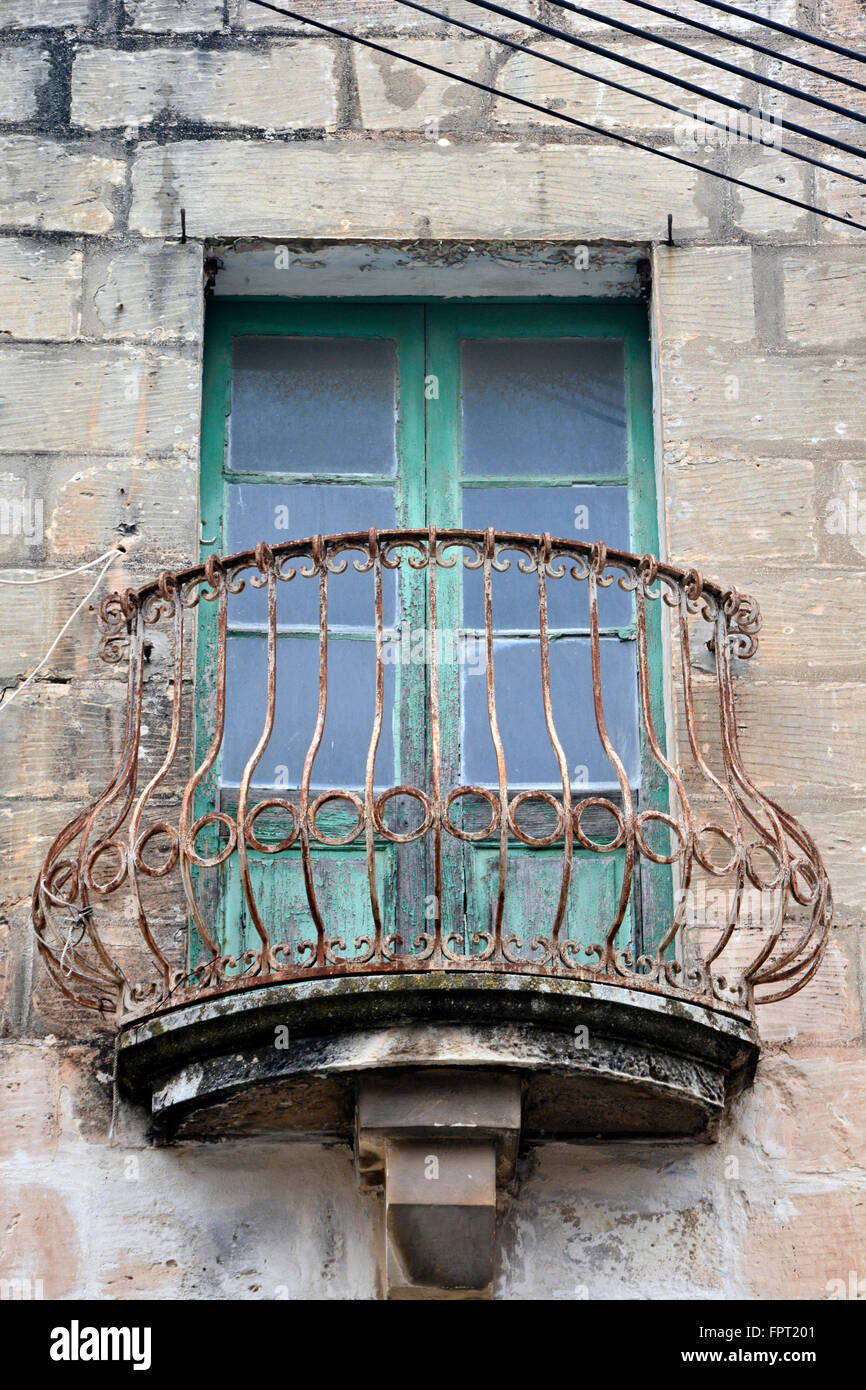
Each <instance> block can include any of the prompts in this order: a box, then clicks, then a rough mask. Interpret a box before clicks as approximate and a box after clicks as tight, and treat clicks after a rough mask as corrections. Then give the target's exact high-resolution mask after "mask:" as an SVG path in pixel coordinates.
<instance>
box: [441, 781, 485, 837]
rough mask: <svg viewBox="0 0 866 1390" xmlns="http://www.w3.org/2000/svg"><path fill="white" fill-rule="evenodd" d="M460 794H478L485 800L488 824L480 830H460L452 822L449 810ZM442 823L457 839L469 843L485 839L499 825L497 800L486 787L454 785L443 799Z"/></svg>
mask: <svg viewBox="0 0 866 1390" xmlns="http://www.w3.org/2000/svg"><path fill="white" fill-rule="evenodd" d="M462 796H480V797H481V799H482V801H486V802H487V805H488V806H489V807H490V823H489V825H485V826H483V827H482V828H481V830H462V829H461V828H460V826H457V825H454V824H453V823H452V821H451V818H450V815H449V812H450V810H451V807H452V805H453V804H454V802H455V801H458V800H459V799H460V797H462ZM442 824H443V825H444V826H445V829H446V830H447V831H448V833H449V835H453V836H454V837H455V839H457V840H467V841H469V842H470V843H471V842H472V841H473V840H486V839H487V837H488V835H492V834H493V832H494V830H496V829H498V827H499V801H498V799H497V798H496V797H495V796H494V794H493V792H492V791H490V789H489V788H488V787H455V788H454V790H453V791H451V792H449V793H448V796H447V797H446V799H445V805H444V806H443V808H442Z"/></svg>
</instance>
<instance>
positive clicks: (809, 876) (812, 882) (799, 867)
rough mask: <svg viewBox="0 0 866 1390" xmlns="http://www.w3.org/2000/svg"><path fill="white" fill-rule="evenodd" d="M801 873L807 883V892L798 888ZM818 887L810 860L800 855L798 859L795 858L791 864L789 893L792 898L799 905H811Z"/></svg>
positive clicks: (814, 870) (816, 894)
mask: <svg viewBox="0 0 866 1390" xmlns="http://www.w3.org/2000/svg"><path fill="white" fill-rule="evenodd" d="M801 875H802V877H803V879H804V880H805V881H806V883H807V884H808V885H809V887H808V891H807V892H803V891H801V889H800V886H799V881H798V880H799V878H800V876H801ZM819 887H820V880H819V878H818V874H817V871H816V869H815V865H814V864H813V863H812V862H811V860H809V859H804V858H803V857H802V856H801V857H800V858H799V859H795V860H794V862H793V863H792V865H791V894H792V896H793V898H794V900H795V901H796V902H798V903H799V904H800V906H801V907H811V905H812V903H813V902H814V901H815V899H816V898H817V896H818V889H819Z"/></svg>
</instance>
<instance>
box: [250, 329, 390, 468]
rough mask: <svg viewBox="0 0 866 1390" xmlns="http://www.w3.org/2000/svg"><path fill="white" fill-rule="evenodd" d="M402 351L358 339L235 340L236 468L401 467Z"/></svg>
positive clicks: (378, 342)
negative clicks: (398, 445) (397, 431)
mask: <svg viewBox="0 0 866 1390" xmlns="http://www.w3.org/2000/svg"><path fill="white" fill-rule="evenodd" d="M396 402H397V351H396V345H395V344H394V343H393V342H389V341H385V340H383V339H367V338H365V339H360V338H282V337H281V338H276V337H274V338H256V337H244V338H236V339H235V340H234V345H233V362H232V408H231V417H230V420H229V439H230V442H229V460H230V467H231V468H233V469H234V470H235V471H236V472H239V471H242V472H256V473H261V472H282V473H314V474H315V473H381V474H393V473H395V472H396V468H397V451H396V441H395V425H396V420H397V405H396Z"/></svg>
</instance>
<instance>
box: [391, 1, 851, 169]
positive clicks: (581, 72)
mask: <svg viewBox="0 0 866 1390" xmlns="http://www.w3.org/2000/svg"><path fill="white" fill-rule="evenodd" d="M398 3H399V4H401V5H405V6H407V7H408V8H409V9H410V10H417V11H418V12H419V13H420V14H426V15H430V16H431V17H432V18H433V19H440V20H444V21H445V23H446V24H452V25H454V26H455V27H456V28H458V29H466V30H468V31H469V33H471V34H478V35H479V36H480V37H481V38H483V39H493V40H494V42H496V43H498V44H501V45H503V46H504V47H505V48H510V49H513V50H514V52H515V53H525V54H526V55H527V56H528V57H530V58H537V59H538V60H539V61H540V62H543V63H551V64H553V66H554V67H557V68H564V69H565V70H566V72H573V73H576V74H577V76H578V77H588V78H589V79H590V81H592V82H601V83H603V84H604V85H605V86H606V87H613V88H615V90H616V91H618V92H625V93H627V94H628V96H633V97H635V96H636V97H638V98H639V99H640V100H641V101H649V102H652V104H653V105H654V106H661V107H663V108H664V109H665V110H666V111H674V112H676V114H677V115H679V116H682V115H686V116H688V115H690V114H692V113H690V112H688V111H686V112H684V111H683V109H682V107H680V106H677V105H676V103H675V102H673V101H666V100H665V99H664V97H657V96H653V95H651V94H650V93H649V92H641V91H636V90H635V88H633V87H629V86H627V85H626V84H624V83H622V82H615V81H614V79H613V78H612V77H601V76H599V74H598V73H595V72H588V71H587V70H586V69H585V68H579V67H576V66H575V65H574V64H573V63H566V62H565V60H564V59H562V58H557V57H555V56H554V55H553V54H551V53H542V52H540V51H539V50H538V49H535V48H528V47H527V46H526V44H522V43H517V42H516V41H515V40H513V39H507V38H504V37H503V36H502V35H500V34H491V33H489V32H488V31H487V30H486V29H479V28H478V27H477V25H475V24H470V23H469V22H468V21H467V20H464V19H452V18H451V17H450V16H449V15H447V14H444V13H443V12H442V11H441V10H433V9H431V8H430V7H429V5H422V4H420V3H419V2H418V0H398ZM731 105H732V106H733V107H734V109H735V110H736V111H737V112H738V113H740V114H742V113H743V107H742V106H741V105H740V103H739V102H736V101H733V100H732V101H731ZM701 119H702V120H703V121H704V122H705V123H706V124H707V125H709V126H713V127H714V128H715V129H716V130H723V131H725V133H726V134H727V133H728V126H727V125H726V124H725V123H724V122H722V121H716V120H714V119H713V118H712V117H711V116H705V117H702V118H701ZM762 119H763V117H762ZM766 143H769V142H766ZM776 148H777V149H778V151H779V153H780V154H786V155H789V156H790V158H791V159H798V160H800V161H801V162H802V163H803V164H812V165H814V167H815V168H817V169H824V170H826V171H827V173H830V174H838V175H840V176H841V177H842V178H845V179H853V181H854V182H855V183H862V184H866V176H864V175H862V174H852V173H850V172H849V170H847V169H842V168H840V167H839V165H838V164H828V163H827V162H826V161H825V160H823V159H817V158H816V157H815V156H814V155H810V154H805V153H804V152H803V151H801V150H793V149H791V148H790V146H788V145H777V146H776ZM864 157H866V156H864Z"/></svg>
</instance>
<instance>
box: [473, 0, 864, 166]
mask: <svg viewBox="0 0 866 1390" xmlns="http://www.w3.org/2000/svg"><path fill="white" fill-rule="evenodd" d="M469 3H470V4H472V5H474V6H475V7H476V9H482V10H489V11H490V12H491V13H492V14H499V15H503V16H504V17H505V18H506V19H511V20H515V21H517V22H519V24H520V26H521V27H522V28H526V26H527V25H528V26H529V27H530V28H531V29H537V30H538V31H539V33H542V34H548V35H550V37H551V38H554V39H561V40H562V42H563V43H567V44H570V45H571V46H572V47H575V48H585V49H586V50H587V52H589V53H595V54H597V55H598V56H599V57H600V58H607V59H609V60H610V61H611V62H612V63H619V64H621V65H622V66H623V67H627V68H634V69H635V71H636V72H642V73H646V74H647V75H648V76H649V77H654V78H656V79H657V80H658V79H661V80H662V81H664V82H670V83H671V85H672V86H674V87H681V88H682V89H683V91H686V92H692V93H694V95H695V96H699V97H703V98H704V100H705V101H715V102H719V103H720V104H721V105H722V106H729V107H731V108H732V109H733V110H734V111H743V110H744V109H745V110H747V109H748V108H744V106H743V103H742V102H740V101H736V100H735V99H734V98H733V97H726V96H724V95H723V94H722V93H721V92H711V91H710V90H709V89H708V88H707V87H700V86H698V84H697V83H695V82H687V81H686V79H685V78H684V77H674V76H673V74H672V73H669V72H660V71H659V69H658V68H653V67H650V66H649V64H648V63H641V62H639V61H638V60H637V59H636V58H629V57H627V56H626V55H625V54H624V53H616V52H614V51H613V50H612V49H609V48H601V47H599V45H598V44H596V43H590V41H589V39H581V38H578V37H577V36H576V35H575V34H569V33H567V32H566V31H565V30H564V29H557V28H555V26H554V25H552V24H545V23H544V22H543V21H542V20H540V19H529V18H527V16H526V15H521V14H518V12H517V11H516V10H510V9H508V8H507V7H506V6H505V5H497V4H494V3H493V0H469ZM550 3H552V4H556V3H557V0H550ZM570 8H572V9H574V8H575V7H574V6H570ZM583 13H589V11H584V12H583ZM611 22H613V21H611ZM636 32H637V33H641V34H642V33H643V30H637V31H636ZM749 77H750V78H751V79H752V80H756V78H755V74H754V73H750V74H749ZM857 119H858V120H863V121H866V116H863V117H857ZM783 124H784V125H785V126H786V127H787V129H788V130H792V131H794V132H795V133H796V134H797V135H805V137H806V139H807V140H815V141H817V142H818V143H819V144H822V145H832V146H833V148H834V149H837V150H842V151H843V153H845V154H853V155H855V156H856V158H857V159H866V151H864V150H862V149H859V148H858V147H857V145H849V144H848V142H847V141H846V140H837V139H836V137H835V136H833V135H819V134H818V133H817V131H814V130H810V128H809V127H808V126H803V125H798V124H797V123H796V122H795V121H789V120H785V121H783Z"/></svg>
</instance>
